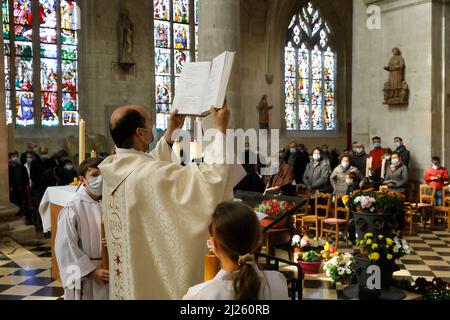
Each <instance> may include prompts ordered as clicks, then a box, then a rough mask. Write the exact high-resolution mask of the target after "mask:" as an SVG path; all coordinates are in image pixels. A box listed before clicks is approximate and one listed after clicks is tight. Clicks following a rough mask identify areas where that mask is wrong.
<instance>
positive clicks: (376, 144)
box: [373, 142, 381, 149]
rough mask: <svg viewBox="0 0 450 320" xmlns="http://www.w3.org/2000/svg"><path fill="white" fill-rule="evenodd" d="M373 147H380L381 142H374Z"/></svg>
mask: <svg viewBox="0 0 450 320" xmlns="http://www.w3.org/2000/svg"><path fill="white" fill-rule="evenodd" d="M373 147H374V148H375V149H378V148H380V147H381V143H378V142H377V143H374V144H373Z"/></svg>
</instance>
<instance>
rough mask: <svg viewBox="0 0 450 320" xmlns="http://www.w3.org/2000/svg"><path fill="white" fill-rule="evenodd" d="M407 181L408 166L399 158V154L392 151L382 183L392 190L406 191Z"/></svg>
mask: <svg viewBox="0 0 450 320" xmlns="http://www.w3.org/2000/svg"><path fill="white" fill-rule="evenodd" d="M407 183H408V167H407V166H405V165H404V164H403V162H402V161H401V160H400V155H399V154H398V153H397V152H396V151H394V152H392V155H391V165H390V166H389V169H388V170H387V172H386V177H385V178H384V184H385V185H387V186H388V190H389V191H392V192H400V193H403V194H404V193H405V192H406V185H407Z"/></svg>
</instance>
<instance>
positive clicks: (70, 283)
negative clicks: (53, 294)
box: [55, 186, 109, 300]
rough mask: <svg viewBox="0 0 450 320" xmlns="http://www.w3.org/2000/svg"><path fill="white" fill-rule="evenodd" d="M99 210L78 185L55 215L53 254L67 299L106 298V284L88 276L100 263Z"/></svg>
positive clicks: (99, 206)
mask: <svg viewBox="0 0 450 320" xmlns="http://www.w3.org/2000/svg"><path fill="white" fill-rule="evenodd" d="M102 210H103V208H102V205H101V203H100V202H99V201H95V200H94V199H92V198H91V197H90V196H89V195H88V194H87V192H86V189H85V188H84V187H83V186H81V187H80V189H79V190H78V191H77V194H76V195H75V197H74V198H73V199H72V200H71V201H70V202H69V203H68V204H67V205H66V206H65V207H64V208H63V209H62V210H61V212H60V214H59V216H58V229H57V232H56V239H55V256H56V261H57V262H58V267H59V273H60V276H61V282H62V285H63V287H64V299H66V300H74V299H75V300H108V296H109V290H108V285H107V284H100V283H97V282H95V281H94V280H93V279H92V278H91V277H90V276H89V274H90V273H91V272H92V271H94V270H95V269H96V268H97V267H100V266H101V262H102V261H101V252H102V251H101V250H102V248H101V236H100V227H101V221H102Z"/></svg>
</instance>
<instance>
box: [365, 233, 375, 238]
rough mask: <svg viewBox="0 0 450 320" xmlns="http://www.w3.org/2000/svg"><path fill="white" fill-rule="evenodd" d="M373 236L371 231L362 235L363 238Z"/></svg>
mask: <svg viewBox="0 0 450 320" xmlns="http://www.w3.org/2000/svg"><path fill="white" fill-rule="evenodd" d="M372 237H373V233H372V232H368V233H366V234H365V235H364V238H366V239H367V238H372Z"/></svg>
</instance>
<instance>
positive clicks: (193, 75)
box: [173, 61, 211, 115]
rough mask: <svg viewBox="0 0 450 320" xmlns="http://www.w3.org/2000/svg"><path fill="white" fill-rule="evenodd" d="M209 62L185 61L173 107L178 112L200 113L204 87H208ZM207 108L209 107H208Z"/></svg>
mask: <svg viewBox="0 0 450 320" xmlns="http://www.w3.org/2000/svg"><path fill="white" fill-rule="evenodd" d="M210 69H211V62H206V61H202V62H187V63H186V64H185V65H184V67H183V71H182V72H181V77H180V79H179V80H178V85H177V88H176V94H175V98H174V100H173V109H178V113H179V114H188V115H200V114H201V113H202V112H203V111H204V110H202V105H203V103H202V101H203V97H204V95H205V88H207V87H208V77H209V73H210ZM208 110H209V109H208Z"/></svg>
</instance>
